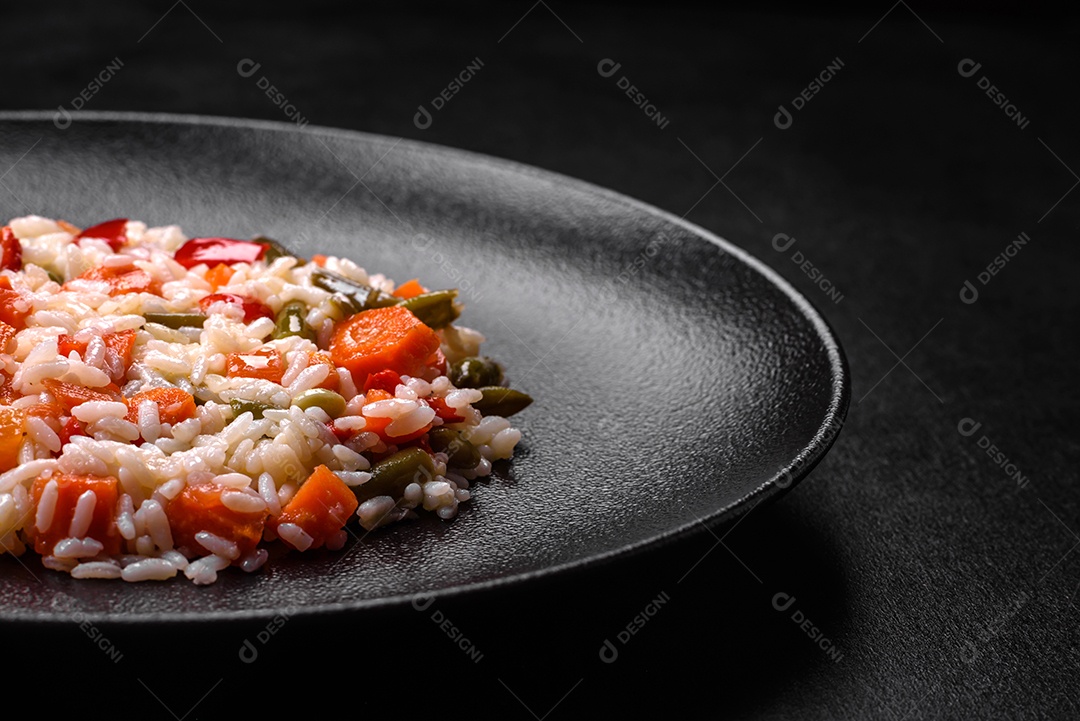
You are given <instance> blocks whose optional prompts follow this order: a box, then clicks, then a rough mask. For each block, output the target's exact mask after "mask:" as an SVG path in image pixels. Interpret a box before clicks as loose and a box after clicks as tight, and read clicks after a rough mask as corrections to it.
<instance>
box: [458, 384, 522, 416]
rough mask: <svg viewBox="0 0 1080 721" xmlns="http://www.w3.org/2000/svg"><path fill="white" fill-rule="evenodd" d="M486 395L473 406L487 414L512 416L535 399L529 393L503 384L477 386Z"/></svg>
mask: <svg viewBox="0 0 1080 721" xmlns="http://www.w3.org/2000/svg"><path fill="white" fill-rule="evenodd" d="M477 390H478V391H480V392H481V393H483V394H484V397H483V398H481V399H480V400H478V401H476V402H475V403H473V404H472V407H473V408H475V409H476V410H478V411H480V412H481V413H483V414H484V415H485V416H502V417H504V418H506V417H507V416H512V415H514V414H515V413H517V412H518V411H522V410H525V409H526V408H528V406H529V404H530V403H532V401H533V399H532V397H531V396H529V395H528V394H527V393H522V392H521V391H516V390H514V389H513V388H503V387H502V386H484V387H483V388H477Z"/></svg>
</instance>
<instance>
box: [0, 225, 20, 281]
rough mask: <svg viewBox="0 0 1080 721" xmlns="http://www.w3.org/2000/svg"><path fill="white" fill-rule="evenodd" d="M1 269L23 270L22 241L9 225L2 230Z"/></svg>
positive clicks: (0, 242)
mask: <svg viewBox="0 0 1080 721" xmlns="http://www.w3.org/2000/svg"><path fill="white" fill-rule="evenodd" d="M0 270H22V243H20V242H19V239H18V238H16V237H15V231H14V230H12V229H11V226H9V225H5V226H4V228H3V230H0Z"/></svg>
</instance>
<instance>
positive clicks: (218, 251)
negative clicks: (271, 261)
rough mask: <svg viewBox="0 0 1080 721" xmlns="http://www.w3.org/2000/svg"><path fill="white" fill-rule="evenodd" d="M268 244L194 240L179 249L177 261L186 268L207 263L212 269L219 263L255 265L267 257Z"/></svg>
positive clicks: (216, 239)
mask: <svg viewBox="0 0 1080 721" xmlns="http://www.w3.org/2000/svg"><path fill="white" fill-rule="evenodd" d="M267 247H269V246H267V244H266V243H255V242H252V241H250V240H236V239H234V238H192V239H191V240H189V241H188V242H186V243H184V244H183V245H181V246H180V247H179V248H177V250H176V253H175V254H174V255H173V260H175V261H176V262H177V263H179V264H180V265H182V266H184V267H185V268H188V269H190V268H194V267H195V266H197V265H199V264H200V263H205V264H206V265H208V266H210V267H211V268H212V267H214V266H216V265H217V264H218V263H225V264H226V265H232V264H233V263H254V262H255V261H256V260H260V259H261V258H262V257H263V256H264V255H266V249H267Z"/></svg>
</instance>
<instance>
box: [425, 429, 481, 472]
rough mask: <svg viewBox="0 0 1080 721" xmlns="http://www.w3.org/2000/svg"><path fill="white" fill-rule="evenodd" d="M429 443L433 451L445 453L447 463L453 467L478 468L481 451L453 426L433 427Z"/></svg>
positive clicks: (429, 435)
mask: <svg viewBox="0 0 1080 721" xmlns="http://www.w3.org/2000/svg"><path fill="white" fill-rule="evenodd" d="M428 443H429V444H430V445H431V449H432V450H433V451H436V452H439V453H445V454H446V456H447V460H446V465H448V466H450V467H451V468H463V469H466V470H468V469H471V468H476V464H478V463H479V462H480V458H481V456H480V451H478V450H476V446H474V445H473V444H472V443H471V442H469V441H468V440H466V439H465V438H463V437H462V436H461V433H460V432H459V431H455V430H453V429H452V428H441V427H440V428H432V429H431V431H430V433H429V434H428Z"/></svg>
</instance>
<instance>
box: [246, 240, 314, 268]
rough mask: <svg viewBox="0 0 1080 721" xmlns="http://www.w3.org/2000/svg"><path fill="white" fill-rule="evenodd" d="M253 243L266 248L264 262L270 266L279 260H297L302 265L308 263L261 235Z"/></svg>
mask: <svg viewBox="0 0 1080 721" xmlns="http://www.w3.org/2000/svg"><path fill="white" fill-rule="evenodd" d="M252 242H253V243H261V244H263V245H265V246H266V252H265V253H263V260H265V261H266V263H267V264H268V265H269V264H270V263H273V262H274V261H275V260H277V259H278V258H296V259H297V260H298V261H300V262H301V263H306V262H307V261H306V260H304V259H303V258H301V257H300V256H298V255H297V254H296V253H294V252H292V251H291V250H289V249H288V248H286V247H285V246H284V245H282V244H281V243H279V242H277V241H276V240H274V239H273V238H267V237H266V236H263V235H260V236H259V237H257V238H254V239H253V240H252Z"/></svg>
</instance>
